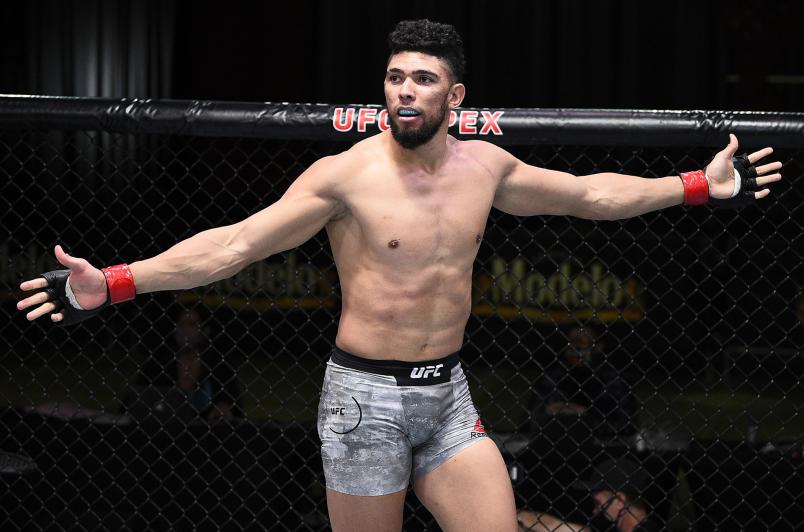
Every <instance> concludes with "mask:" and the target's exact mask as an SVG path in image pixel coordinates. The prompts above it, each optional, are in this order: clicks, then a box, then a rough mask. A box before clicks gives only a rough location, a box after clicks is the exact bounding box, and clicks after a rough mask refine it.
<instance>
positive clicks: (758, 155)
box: [748, 148, 781, 168]
mask: <svg viewBox="0 0 804 532" xmlns="http://www.w3.org/2000/svg"><path fill="white" fill-rule="evenodd" d="M771 153H773V148H762V149H761V150H759V151H755V152H754V153H750V154H748V160H749V161H751V164H754V163H756V162H757V161H758V160H760V159H764V158H765V157H767V156H768V155H770V154H771ZM779 168H781V166H779Z"/></svg>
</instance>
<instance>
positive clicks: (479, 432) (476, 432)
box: [469, 418, 486, 439]
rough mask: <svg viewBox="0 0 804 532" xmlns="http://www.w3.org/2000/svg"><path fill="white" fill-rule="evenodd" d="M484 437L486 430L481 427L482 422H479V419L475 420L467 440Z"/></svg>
mask: <svg viewBox="0 0 804 532" xmlns="http://www.w3.org/2000/svg"><path fill="white" fill-rule="evenodd" d="M485 436H486V429H485V428H484V427H483V422H482V421H480V418H477V421H475V426H474V428H473V429H472V432H470V433H469V438H470V439H474V438H483V437H485Z"/></svg>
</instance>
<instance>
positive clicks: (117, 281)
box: [101, 264, 137, 305]
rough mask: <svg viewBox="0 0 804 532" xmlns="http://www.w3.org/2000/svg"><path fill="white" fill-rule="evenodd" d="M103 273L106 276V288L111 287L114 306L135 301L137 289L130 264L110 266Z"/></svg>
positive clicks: (111, 300) (110, 293)
mask: <svg viewBox="0 0 804 532" xmlns="http://www.w3.org/2000/svg"><path fill="white" fill-rule="evenodd" d="M101 271H102V272H103V275H105V276H106V286H108V287H109V300H110V303H111V304H112V305H114V304H116V303H122V302H124V301H131V300H132V299H134V297H135V296H136V295H137V289H136V287H135V286H134V275H133V274H132V273H131V270H130V269H129V267H128V264H118V265H116V266H109V267H107V268H104V269H103V270H101Z"/></svg>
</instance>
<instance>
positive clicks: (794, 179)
mask: <svg viewBox="0 0 804 532" xmlns="http://www.w3.org/2000/svg"><path fill="white" fill-rule="evenodd" d="M0 103H2V104H3V105H0V169H2V172H3V175H4V176H6V177H5V179H4V180H3V183H2V185H0V186H1V187H2V196H1V197H2V200H1V201H2V214H0V216H2V219H3V227H4V228H5V229H6V230H7V236H6V238H5V239H4V241H3V243H2V244H0V246H2V247H0V253H2V260H1V261H0V268H2V270H0V271H1V272H2V283H3V292H4V299H5V303H4V305H3V307H2V308H3V313H4V317H5V319H4V320H3V324H2V325H0V328H1V330H2V341H3V350H2V352H0V356H2V364H0V368H2V371H3V372H4V378H3V385H2V387H0V400H2V402H3V405H2V406H3V408H2V411H0V429H1V430H0V451H2V456H1V457H0V470H1V471H2V475H1V476H2V482H3V484H2V487H0V489H2V498H3V501H2V509H3V510H2V511H3V514H2V516H0V529H2V530H57V529H58V530H61V529H69V530H100V529H105V530H111V529H120V530H190V529H204V530H217V529H227V530H228V529H231V530H246V529H248V530H251V529H271V530H274V529H275V530H326V529H327V528H328V527H327V520H326V506H325V488H324V485H323V476H322V472H321V464H320V457H319V454H318V443H319V442H318V437H317V434H316V430H315V419H316V413H317V408H318V396H319V391H320V384H321V380H322V377H323V371H324V365H325V361H326V360H327V359H328V357H329V353H330V351H331V348H332V345H333V341H334V337H335V332H336V328H337V320H338V313H339V290H338V279H337V275H336V272H335V268H334V265H333V260H332V255H331V252H330V249H329V246H328V243H327V241H326V238H325V236H324V235H323V234H319V235H317V236H316V237H315V238H313V239H312V240H311V241H309V242H308V243H306V244H304V245H303V246H301V247H300V248H298V249H295V250H292V251H289V252H287V253H284V254H282V255H280V256H275V257H271V258H269V259H268V260H266V261H263V262H260V263H258V264H254V265H252V266H251V267H249V268H248V269H247V270H245V271H243V272H241V273H240V274H238V275H236V276H235V277H233V278H231V279H228V280H224V281H221V282H218V283H215V284H213V285H210V286H207V287H203V288H199V289H196V290H191V291H185V292H177V293H157V294H149V295H146V296H140V297H138V298H137V300H136V301H135V302H133V303H128V304H125V305H120V306H118V307H116V308H115V309H113V310H107V311H105V312H104V313H103V314H102V315H101V316H100V317H98V318H96V319H93V320H91V321H87V322H84V323H82V324H80V325H78V326H75V327H73V328H62V327H59V326H54V325H51V324H49V323H41V322H38V323H28V322H27V321H26V320H25V318H24V315H23V313H21V312H18V311H16V309H15V307H14V302H15V301H16V300H17V299H18V298H19V297H20V292H19V290H18V286H19V283H20V282H21V281H22V280H25V279H28V278H31V277H33V276H35V275H37V274H38V273H41V272H43V271H47V270H51V269H56V268H57V267H58V264H57V263H56V262H55V259H54V258H53V255H52V249H53V246H54V245H55V244H57V243H60V244H62V245H64V246H65V247H66V249H67V250H68V252H70V253H72V254H74V255H76V256H79V257H84V258H86V259H88V260H89V261H90V262H91V263H93V264H94V265H109V264H116V263H118V262H122V261H127V262H132V261H134V260H137V259H140V258H145V257H150V256H153V255H155V254H157V253H159V252H161V251H163V250H165V249H167V248H168V247H170V246H171V245H173V244H174V243H175V242H177V241H178V240H181V239H184V238H186V237H188V236H190V235H192V234H194V233H196V232H198V231H201V230H204V229H207V228H210V227H214V226H219V225H225V224H230V223H233V222H235V221H238V220H240V219H242V218H244V217H246V216H248V215H249V214H251V213H253V212H255V211H257V210H259V209H261V208H263V207H264V206H266V205H268V204H269V203H271V202H273V201H275V200H277V199H278V198H279V197H280V195H281V194H282V193H283V192H284V190H285V189H286V188H287V187H288V185H289V184H290V183H291V182H292V180H293V179H294V178H296V177H297V176H298V175H299V174H300V173H301V172H302V171H304V169H305V168H306V167H307V166H308V165H310V164H311V163H312V162H313V161H315V160H316V159H318V158H320V157H322V156H324V155H328V154H333V153H338V152H340V151H342V150H344V149H346V148H348V146H349V145H350V144H349V141H351V140H352V139H351V138H340V137H337V136H332V138H329V140H324V139H322V137H320V136H315V135H309V137H310V138H309V139H308V140H304V138H303V135H305V134H307V133H308V132H307V131H306V130H305V131H302V132H301V133H299V134H298V137H299V138H293V139H288V134H287V133H285V132H283V133H280V134H278V135H275V136H273V137H272V136H270V135H265V136H264V137H265V138H256V137H258V136H259V135H254V134H251V133H249V134H245V135H243V136H237V135H232V134H230V132H227V131H226V127H227V124H228V125H231V123H230V122H227V119H225V118H216V119H215V120H217V121H218V122H219V126H220V128H221V129H220V131H221V133H220V134H219V135H217V136H216V134H215V131H216V130H215V129H214V128H209V129H207V130H205V131H204V132H203V133H202V134H200V135H196V134H174V133H175V132H170V133H171V134H163V133H164V132H160V131H147V132H143V131H141V130H140V129H137V128H139V127H140V124H141V123H143V122H147V120H148V116H149V115H147V114H143V115H142V116H140V117H139V118H138V121H137V124H138V125H137V127H136V128H135V127H130V126H120V123H119V122H118V123H113V122H110V123H107V125H106V126H103V127H96V126H92V127H86V125H82V124H84V122H82V121H81V119H75V120H74V121H72V122H71V121H70V120H71V119H70V117H69V116H67V113H62V114H61V115H59V114H58V111H59V110H60V109H63V106H67V107H69V105H70V102H64V101H59V100H56V101H50V102H48V105H49V108H50V111H51V115H52V116H57V117H58V119H59V120H61V121H62V123H61V124H60V125H59V124H52V125H49V126H47V127H43V126H42V124H41V123H38V122H32V120H31V119H30V117H28V118H26V119H25V123H24V124H20V123H16V122H15V123H12V122H13V120H4V119H3V117H8V116H10V115H15V116H20V112H19V109H18V107H14V105H17V104H18V102H11V103H9V101H8V100H6V101H3V102H0ZM12 104H13V105H12ZM285 110H286V111H288V110H287V109H285ZM292 110H293V109H292V108H291V109H290V110H289V111H288V112H291V111H292ZM534 112H535V111H534ZM33 114H35V113H33ZM52 116H51V118H48V119H47V120H53V118H52ZM329 116H331V114H330V115H329ZM489 116H490V115H489ZM718 116H719V115H716V114H712V115H711V116H709V115H707V116H705V118H706V119H707V120H711V121H712V122H717V118H718ZM575 118H576V117H574V116H573V115H572V114H571V113H570V114H568V115H567V116H566V118H565V119H566V123H567V124H569V125H571V126H572V128H576V129H578V130H584V125H583V121H581V120H578V121H574V120H575ZM760 118H761V117H760ZM47 120H46V121H47ZM798 120H799V124H800V123H802V122H804V118H801V117H799V118H798ZM579 122H580V123H579ZM326 125H329V124H328V123H326ZM107 126H108V127H107ZM287 127H288V128H291V125H288V126H287ZM321 127H322V128H324V127H325V126H321ZM330 128H331V126H330ZM501 128H502V130H503V131H505V124H504V122H503V121H501ZM572 128H570V129H572ZM126 129H128V131H125V130H126ZM594 133H595V132H594V131H584V132H583V134H585V135H590V136H591V135H594ZM660 133H661V131H659V134H660ZM559 135H560V133H559ZM668 135H669V134H668ZM490 137H491V138H490V139H489V140H492V141H496V142H500V143H503V144H505V143H506V142H505V141H506V137H505V135H504V134H503V135H500V136H494V135H490ZM574 140H577V138H576V137H573V136H572V135H568V141H567V142H566V143H562V142H561V141H560V140H558V141H553V142H550V143H549V144H547V143H534V144H532V145H530V146H523V145H516V146H510V147H509V148H508V149H510V150H511V151H512V152H513V153H514V154H515V155H517V156H518V157H520V158H522V159H523V160H525V161H527V162H529V163H531V164H535V165H538V166H544V167H548V168H552V169H556V170H563V171H569V172H572V173H576V174H589V173H595V172H626V173H630V174H634V175H641V176H646V177H656V176H664V175H672V174H677V173H678V172H680V171H686V170H690V169H696V168H700V167H702V165H704V164H706V162H707V161H708V160H709V158H710V157H711V156H712V154H713V153H714V151H716V150H714V149H713V148H712V147H709V146H706V147H701V144H700V143H698V144H697V145H696V146H684V145H683V144H682V143H680V142H678V141H674V142H672V143H669V147H657V144H658V143H656V142H655V141H651V142H648V143H646V145H640V144H639V143H636V142H629V143H624V142H621V143H619V144H617V145H600V144H601V142H606V141H607V137H603V140H601V141H598V142H593V143H587V144H583V145H577V143H575V142H574ZM757 142H758V141H757ZM752 147H753V148H756V147H758V145H755V146H748V148H752ZM775 157H776V158H778V159H779V160H781V161H782V162H783V163H784V169H783V170H782V172H783V175H784V177H785V180H784V181H783V182H782V183H780V184H778V185H777V186H774V187H773V193H772V196H771V198H770V199H768V200H765V201H763V202H761V204H760V205H759V206H752V207H747V208H744V209H741V210H712V209H709V208H706V207H703V208H684V207H674V208H670V209H666V210H664V211H661V212H655V213H650V214H647V215H644V216H640V217H638V218H634V219H629V220H623V221H614V222H590V221H583V220H575V219H568V218H564V217H532V218H517V217H513V216H509V215H503V214H501V213H499V212H496V211H495V212H492V214H491V218H490V221H489V224H488V227H487V231H486V234H485V235H484V237H483V245H482V246H481V249H480V253H479V257H478V260H477V262H476V267H475V274H474V295H473V307H474V308H473V314H472V317H471V318H470V320H469V324H468V327H467V331H466V349H465V352H464V357H463V363H464V365H465V367H466V368H467V373H468V376H469V379H470V383H471V388H472V393H473V397H474V400H475V402H476V404H477V406H478V409H479V411H480V413H481V415H482V418H483V422H484V424H485V426H486V428H487V430H488V431H489V432H490V434H491V435H492V437H493V438H494V440H495V442H497V444H498V445H499V446H500V448H501V450H502V451H503V455H504V457H505V459H506V462H507V463H508V466H509V471H510V473H511V478H512V482H513V485H514V490H515V494H516V497H517V504H518V506H520V507H523V508H529V509H531V510H533V511H540V512H548V513H550V514H553V515H556V516H558V517H560V518H562V519H567V520H571V521H575V522H582V523H587V522H590V521H591V522H592V523H593V524H594V525H596V524H599V523H602V521H600V519H601V516H600V515H597V516H595V514H594V511H593V495H594V493H590V489H592V487H590V486H591V484H590V482H591V483H592V484H593V483H594V479H595V476H596V475H598V474H599V473H598V471H599V470H601V468H602V469H603V475H604V476H608V477H609V479H610V480H611V475H612V474H613V473H611V471H608V470H606V469H605V468H606V467H607V464H609V465H610V464H612V463H615V464H618V465H619V467H625V468H628V467H632V466H633V467H635V468H637V469H638V470H639V471H642V472H644V479H643V480H642V481H641V482H639V483H638V484H639V485H638V486H637V488H638V489H636V490H634V491H636V493H632V494H631V496H632V498H634V499H635V500H636V499H638V503H639V504H641V505H643V506H644V508H645V509H646V510H647V511H648V513H649V514H650V515H651V518H652V519H653V520H655V521H656V522H657V523H660V524H661V526H662V527H664V528H666V529H670V530H689V529H696V530H712V529H715V530H795V529H797V528H798V527H799V526H800V524H801V522H802V515H801V507H802V506H801V502H802V501H801V493H802V492H804V482H802V479H803V477H802V460H801V452H802V442H804V421H803V420H802V416H801V406H802V403H803V402H804V392H802V388H801V385H800V375H801V374H802V370H803V369H804V358H802V352H801V349H802V345H803V344H804V332H803V330H802V329H804V327H803V326H802V322H804V299H802V288H801V287H802V284H803V283H804V279H802V275H801V268H800V264H801V262H802V254H804V251H803V250H804V238H803V237H802V232H803V229H804V227H803V226H804V217H802V207H801V205H802V200H804V197H803V196H804V194H802V186H804V159H802V153H801V151H800V150H799V149H797V148H796V147H795V140H791V141H790V142H789V143H787V144H786V145H784V146H783V149H780V150H777V152H776V155H775ZM612 460H613V462H612ZM640 478H641V477H640ZM629 493H630V492H629ZM407 505H408V509H407V511H406V518H405V529H406V530H437V529H438V528H437V525H435V523H434V521H433V520H432V518H431V517H430V515H429V514H428V513H427V512H426V510H425V509H424V508H422V507H421V505H420V504H419V503H418V502H417V501H416V499H415V497H413V496H412V495H411V496H410V497H409V498H408V503H407Z"/></svg>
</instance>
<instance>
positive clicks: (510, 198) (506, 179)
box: [494, 135, 782, 220]
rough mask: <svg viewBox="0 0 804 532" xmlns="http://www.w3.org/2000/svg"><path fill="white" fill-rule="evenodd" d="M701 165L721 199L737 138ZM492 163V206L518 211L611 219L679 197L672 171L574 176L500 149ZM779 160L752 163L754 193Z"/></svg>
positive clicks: (729, 187) (728, 190) (774, 176)
mask: <svg viewBox="0 0 804 532" xmlns="http://www.w3.org/2000/svg"><path fill="white" fill-rule="evenodd" d="M729 138H730V141H729V144H728V146H726V148H725V149H723V150H722V151H720V152H719V153H718V154H717V155H716V156H715V158H714V159H713V160H712V162H711V163H710V164H709V166H708V167H707V176H708V177H709V181H710V186H709V195H710V197H713V198H718V199H725V198H729V197H730V196H731V195H732V192H733V190H734V182H735V181H734V166H733V164H732V157H733V156H734V154H735V153H736V151H737V148H738V143H737V138H736V137H735V136H734V135H730V136H729ZM497 151H498V153H497V154H496V155H495V157H496V158H497V165H498V167H499V168H502V179H501V181H500V185H499V187H498V189H497V195H496V197H495V200H494V206H495V207H496V208H498V209H500V210H502V211H504V212H507V213H510V214H515V215H519V216H531V215H536V214H557V215H568V216H575V217H578V218H586V219H590V220H617V219H622V218H630V217H632V216H638V215H640V214H644V213H646V212H651V211H655V210H658V209H663V208H665V207H670V206H673V205H679V204H680V203H682V201H683V200H684V186H683V185H682V182H681V179H679V177H678V176H668V177H661V178H655V179H646V178H641V177H636V176H629V175H621V174H614V173H601V174H593V175H589V176H574V175H572V174H568V173H565V172H557V171H554V170H546V169H544V168H537V167H535V166H530V165H527V164H525V163H523V162H522V161H520V160H518V159H516V158H515V157H513V156H512V155H510V154H508V153H507V152H505V151H503V150H499V149H498V150H497ZM771 153H773V149H772V148H764V149H762V150H759V151H757V152H754V153H752V154H750V155H749V156H748V157H749V160H750V161H751V163H752V164H754V163H756V162H757V161H759V160H760V159H762V158H764V157H766V156H768V155H770V154H771ZM781 167H782V163H780V162H772V163H769V164H765V165H762V166H758V167H757V175H758V176H761V177H758V178H757V187H758V188H759V189H760V190H758V191H757V192H756V193H755V198H756V199H760V198H764V197H765V196H767V195H768V194H769V193H770V191H769V190H768V189H767V188H763V187H766V186H767V185H769V184H770V183H773V182H775V181H779V180H780V179H781V175H780V174H779V173H777V172H778V170H779V169H780V168H781Z"/></svg>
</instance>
